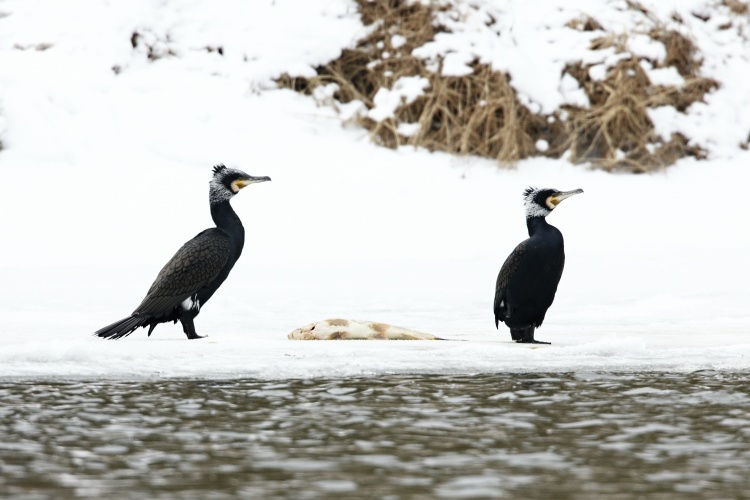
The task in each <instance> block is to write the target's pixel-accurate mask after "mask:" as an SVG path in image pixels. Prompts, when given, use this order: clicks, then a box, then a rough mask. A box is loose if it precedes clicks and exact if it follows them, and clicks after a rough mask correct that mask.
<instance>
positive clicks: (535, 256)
mask: <svg viewBox="0 0 750 500" xmlns="http://www.w3.org/2000/svg"><path fill="white" fill-rule="evenodd" d="M579 193H583V189H576V190H575V191H564V192H563V191H558V190H556V189H536V188H531V187H530V188H528V189H526V191H524V193H523V195H524V208H525V209H526V227H527V228H528V229H529V238H528V239H527V240H524V241H522V242H521V243H520V244H519V245H518V246H517V247H516V248H515V250H513V252H512V253H511V254H510V255H509V256H508V258H507V259H505V263H504V264H503V267H502V268H501V269H500V274H498V276H497V285H496V286H495V328H497V327H498V323H499V322H500V321H503V322H505V324H506V326H507V327H508V328H510V335H511V337H512V338H513V340H515V341H516V342H520V343H525V344H549V342H540V341H538V340H534V329H535V328H538V327H540V326H542V321H544V315H545V314H546V313H547V309H549V306H551V305H552V301H553V300H555V292H556V291H557V284H558V283H559V282H560V277H561V276H562V272H563V266H564V265H565V250H564V248H563V237H562V233H561V232H560V231H559V230H558V229H557V228H556V227H554V226H551V225H549V224H548V223H547V219H545V217H547V216H548V215H549V214H550V212H552V210H554V209H555V207H556V206H557V205H558V203H560V202H561V201H563V200H564V199H565V198H568V197H570V196H573V195H574V194H579Z"/></svg>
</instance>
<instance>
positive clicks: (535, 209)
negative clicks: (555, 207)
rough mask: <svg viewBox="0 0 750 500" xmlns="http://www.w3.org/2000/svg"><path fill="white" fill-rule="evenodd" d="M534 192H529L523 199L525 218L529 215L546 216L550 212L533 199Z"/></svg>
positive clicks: (529, 216)
mask: <svg viewBox="0 0 750 500" xmlns="http://www.w3.org/2000/svg"><path fill="white" fill-rule="evenodd" d="M536 193H537V192H536V191H534V192H533V193H529V195H528V196H526V197H525V198H524V200H523V209H524V211H525V212H526V218H527V219H529V218H531V217H547V216H548V215H549V214H550V212H552V210H550V209H549V208H545V207H542V206H540V205H539V204H538V203H536V202H535V201H534V196H535V195H536Z"/></svg>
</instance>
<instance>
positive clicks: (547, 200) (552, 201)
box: [523, 187, 583, 219]
mask: <svg viewBox="0 0 750 500" xmlns="http://www.w3.org/2000/svg"><path fill="white" fill-rule="evenodd" d="M580 193H583V189H574V190H573V191H558V190H557V189H537V188H534V187H529V188H526V191H524V192H523V206H524V208H525V209H526V218H527V219H529V218H531V217H546V216H548V215H549V214H550V212H552V211H553V210H554V209H555V207H556V206H557V205H558V204H559V203H560V202H561V201H563V200H564V199H565V198H570V197H571V196H573V195H574V194H580Z"/></svg>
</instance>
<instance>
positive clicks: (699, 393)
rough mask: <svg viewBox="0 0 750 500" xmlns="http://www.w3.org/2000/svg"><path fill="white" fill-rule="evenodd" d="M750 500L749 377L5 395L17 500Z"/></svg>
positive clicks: (96, 385) (3, 451)
mask: <svg viewBox="0 0 750 500" xmlns="http://www.w3.org/2000/svg"><path fill="white" fill-rule="evenodd" d="M76 496H80V497H110V498H141V499H147V498H237V497H240V498H264V499H265V498H295V499H296V498H301V499H304V498H393V499H396V498H425V499H427V498H501V497H503V498H560V499H564V498H571V499H573V498H575V499H581V498H592V499H593V498H623V499H624V498H649V499H659V498H680V499H690V498H750V374H742V373H739V374H738V373H723V374H722V373H714V372H701V373H694V374H687V375H686V374H623V375H611V374H608V375H601V374H563V375H560V374H554V375H546V376H545V375H513V374H505V375H482V376H475V377H450V376H424V375H421V376H378V377H374V378H372V379H350V380H308V381H304V380H298V381H284V382H268V381H257V380H239V381H238V380H234V381H182V380H180V381H175V380H171V381H159V382H90V383H80V382H76V383H39V382H34V383H32V382H15V383H11V382H0V497H3V498H14V497H18V498H61V497H76Z"/></svg>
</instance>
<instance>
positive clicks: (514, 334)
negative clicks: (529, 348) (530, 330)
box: [510, 328, 524, 342]
mask: <svg viewBox="0 0 750 500" xmlns="http://www.w3.org/2000/svg"><path fill="white" fill-rule="evenodd" d="M523 334H524V329H523V328H511V329H510V337H511V338H512V339H513V341H514V342H520V341H521V340H522V339H523Z"/></svg>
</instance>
